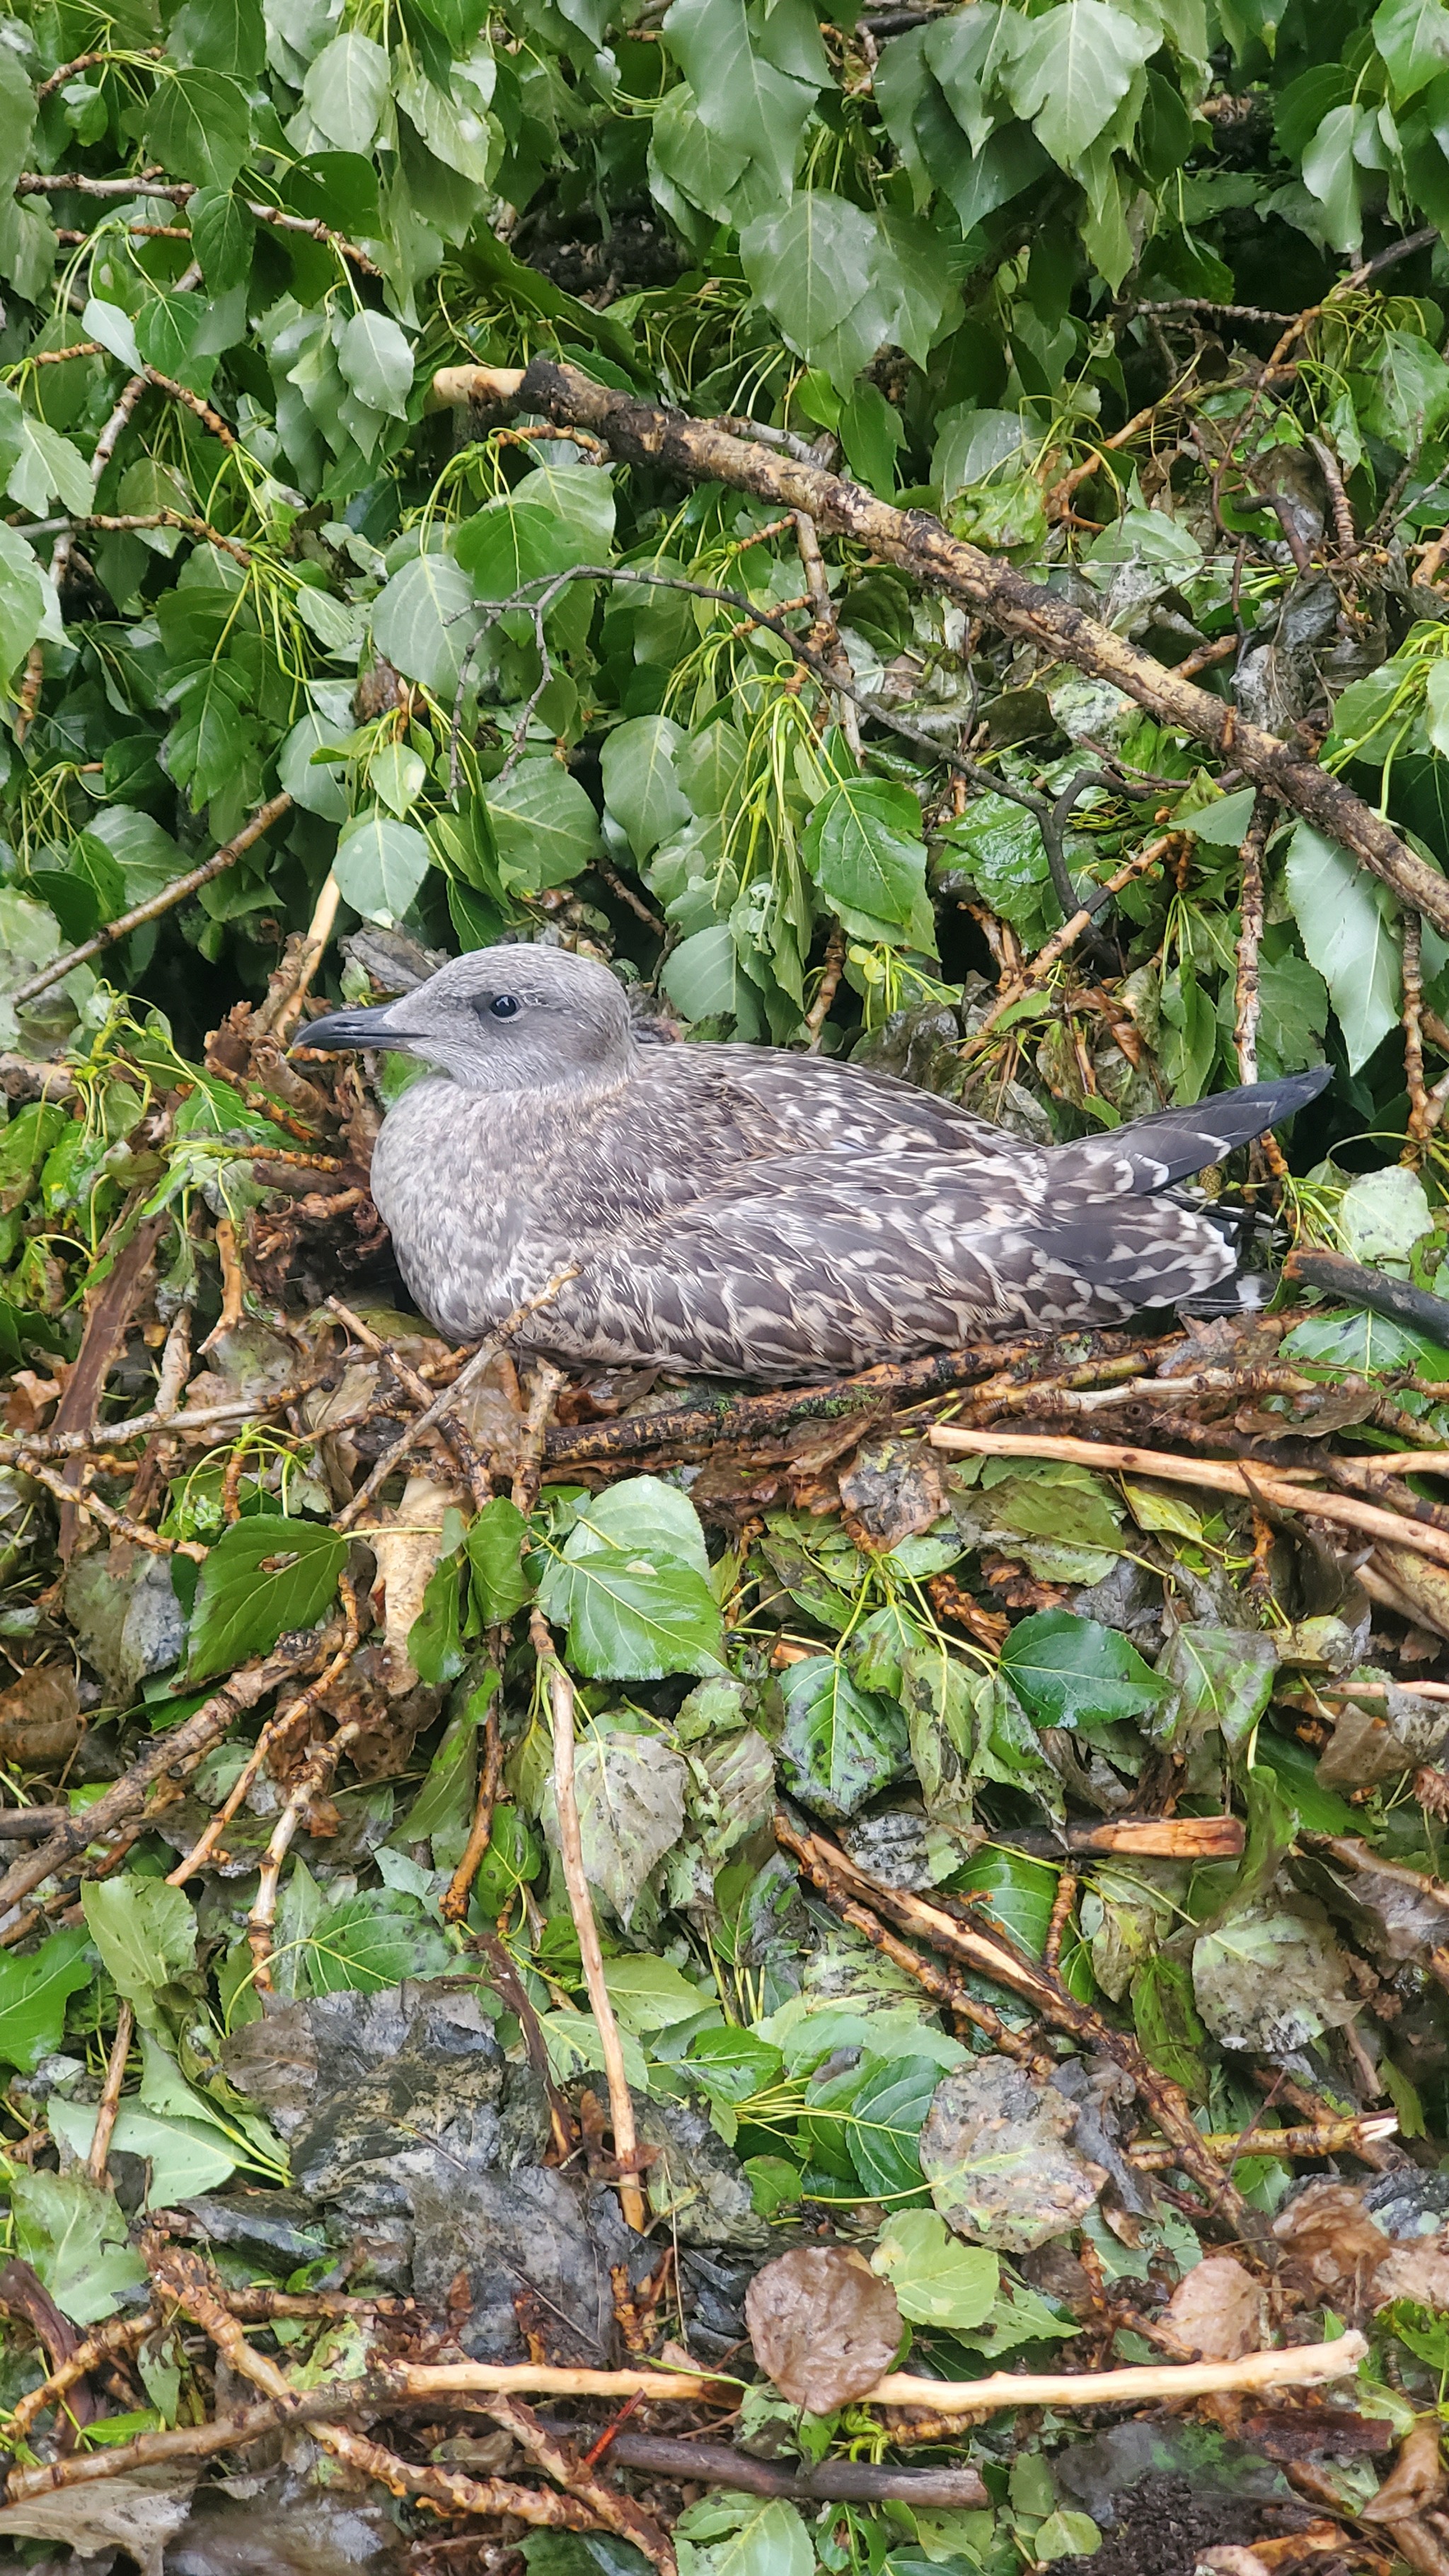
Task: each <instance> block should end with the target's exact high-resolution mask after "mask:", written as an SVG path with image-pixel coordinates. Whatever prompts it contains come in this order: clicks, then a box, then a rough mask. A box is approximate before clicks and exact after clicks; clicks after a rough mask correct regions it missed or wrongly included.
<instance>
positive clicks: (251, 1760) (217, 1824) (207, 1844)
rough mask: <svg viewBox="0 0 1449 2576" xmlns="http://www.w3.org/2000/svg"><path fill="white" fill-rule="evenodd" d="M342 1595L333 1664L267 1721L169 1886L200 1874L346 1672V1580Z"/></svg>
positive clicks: (352, 1623)
mask: <svg viewBox="0 0 1449 2576" xmlns="http://www.w3.org/2000/svg"><path fill="white" fill-rule="evenodd" d="M341 1592H342V1608H343V1617H344V1621H345V1625H344V1627H343V1631H342V1639H341V1643H340V1644H339V1646H338V1648H337V1652H336V1654H335V1655H334V1656H333V1657H332V1660H331V1662H330V1663H328V1664H325V1665H324V1666H323V1669H322V1671H321V1672H320V1673H319V1674H318V1676H317V1678H316V1680H315V1681H314V1682H310V1683H309V1684H308V1686H307V1688H306V1690H304V1691H303V1693H302V1696H301V1698H300V1699H294V1700H293V1701H292V1703H291V1705H290V1707H288V1708H284V1709H283V1710H282V1711H281V1712H280V1714H279V1715H278V1716H276V1717H269V1718H268V1720H267V1722H266V1724H265V1726H264V1727H263V1728H262V1731H261V1733H260V1735H259V1736H258V1737H257V1740H256V1742H255V1744H254V1745H253V1746H252V1749H251V1751H250V1753H249V1754H248V1755H247V1758H246V1760H245V1762H244V1763H243V1764H242V1767H241V1769H240V1771H239V1772H238V1773H237V1776H236V1778H235V1780H234V1781H233V1782H232V1785H231V1787H230V1789H229V1790H228V1791H227V1794H226V1797H225V1798H224V1799H223V1801H222V1803H221V1805H220V1806H219V1807H218V1809H217V1811H216V1813H215V1815H214V1816H213V1817H212V1818H211V1820H210V1822H209V1823H208V1824H207V1825H206V1827H205V1828H204V1830H203V1832H202V1833H201V1835H200V1836H199V1838H198V1839H197V1841H196V1842H194V1843H193V1844H192V1846H191V1849H190V1851H189V1852H187V1853H186V1854H185V1855H184V1857H183V1858H182V1859H181V1860H179V1861H178V1862H177V1864H176V1867H175V1868H174V1869H173V1870H171V1871H169V1872H168V1874H167V1879H166V1884H167V1886H168V1887H184V1886H185V1885H186V1882H187V1880H188V1879H189V1878H194V1877H195V1875H196V1873H197V1871H198V1870H199V1869H203V1868H204V1867H205V1865H206V1863H207V1862H208V1861H209V1860H210V1858H211V1855H212V1853H213V1852H214V1851H215V1849H216V1846H217V1844H218V1843H219V1842H220V1840H221V1838H222V1835H223V1834H224V1833H225V1831H226V1829H227V1826H228V1825H229V1824H230V1823H231V1820H232V1818H233V1816H234V1815H235V1814H236V1812H237V1810H238V1808H239V1807H240V1806H241V1805H242V1803H243V1801H244V1799H245V1797H246V1794H247V1791H248V1790H249V1789H250V1787H251V1785H252V1782H253V1781H254V1780H255V1779H256V1777H257V1774H258V1772H259V1771H260V1770H261V1768H262V1766H263V1764H264V1763H265V1762H266V1761H267V1760H268V1759H269V1758H270V1756H271V1755H272V1754H273V1753H274V1752H275V1751H276V1748H277V1746H278V1745H279V1744H280V1743H281V1741H282V1740H283V1738H284V1737H285V1736H288V1735H290V1734H291V1732H292V1729H293V1727H294V1726H298V1725H300V1724H301V1721H302V1719H303V1718H304V1717H306V1716H308V1715H309V1714H310V1712H311V1711H312V1710H313V1709H314V1708H315V1707H316V1705H317V1702H318V1701H319V1700H320V1699H322V1698H323V1697H324V1696H325V1694H326V1693H327V1692H328V1691H329V1690H330V1689H331V1688H332V1685H333V1683H334V1682H335V1681H337V1680H338V1679H339V1678H340V1676H341V1675H342V1673H343V1672H344V1671H345V1670H346V1668H347V1665H348V1664H349V1662H350V1661H351V1658H352V1652H353V1649H354V1647H355V1646H356V1644H357V1595H356V1593H355V1591H354V1590H353V1587H352V1585H351V1584H350V1583H349V1582H348V1581H347V1580H346V1578H345V1577H344V1578H343V1581H342V1584H341Z"/></svg>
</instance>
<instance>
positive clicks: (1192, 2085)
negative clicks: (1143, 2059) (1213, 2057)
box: [1129, 1950, 1207, 2101]
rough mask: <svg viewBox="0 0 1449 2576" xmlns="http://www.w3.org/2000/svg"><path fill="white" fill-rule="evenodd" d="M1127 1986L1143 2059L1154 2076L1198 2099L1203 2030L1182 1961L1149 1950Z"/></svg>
mask: <svg viewBox="0 0 1449 2576" xmlns="http://www.w3.org/2000/svg"><path fill="white" fill-rule="evenodd" d="M1129 1991H1130V1994H1131V1998H1132V2018H1133V2021H1134V2023H1135V2025H1136V2029H1137V2036H1138V2038H1139V2039H1140V2040H1141V2042H1142V2046H1143V2049H1144V2052H1145V2053H1146V2055H1147V2057H1148V2059H1149V2060H1150V2061H1151V2063H1152V2065H1154V2066H1155V2067H1156V2069H1157V2071H1158V2073H1159V2075H1165V2076H1167V2078H1168V2079H1169V2081H1170V2082H1171V2083H1173V2084H1180V2085H1181V2086H1182V2087H1183V2090H1184V2091H1185V2092H1187V2093H1189V2094H1191V2096H1192V2098H1193V2100H1194V2101H1200V2100H1201V2099H1202V2096H1203V2095H1204V2093H1205V2092H1206V2091H1207V2067H1206V2065H1205V2064H1204V2061H1203V2054H1202V2051H1203V2046H1204V2043H1205V2041H1206V2039H1207V2032H1206V2031H1205V2030H1204V2028H1203V2026H1202V2022H1201V2021H1200V2019H1199V2018H1198V2011H1197V2006H1196V2004H1195V2003H1194V2001H1193V1993H1192V1977H1191V1975H1190V1973H1189V1970H1188V1967H1187V1963H1186V1961H1185V1960H1182V1959H1169V1958H1167V1957H1165V1956H1164V1955H1163V1953H1162V1952H1161V1951H1160V1950H1157V1951H1154V1952H1152V1953H1151V1954H1150V1955H1149V1956H1148V1957H1147V1958H1145V1959H1143V1960H1142V1961H1141V1962H1140V1964H1139V1966H1138V1968H1137V1971H1136V1973H1135V1975H1134V1976H1133V1978H1132V1982H1131V1986H1130V1989H1129Z"/></svg>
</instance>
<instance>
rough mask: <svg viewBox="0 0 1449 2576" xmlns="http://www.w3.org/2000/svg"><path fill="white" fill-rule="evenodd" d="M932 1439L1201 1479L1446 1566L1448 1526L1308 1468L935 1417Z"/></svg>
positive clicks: (983, 1453) (1119, 1470)
mask: <svg viewBox="0 0 1449 2576" xmlns="http://www.w3.org/2000/svg"><path fill="white" fill-rule="evenodd" d="M927 1437H928V1438H929V1440H930V1441H931V1442H932V1444H933V1446H934V1447H936V1448H938V1449H964V1450H969V1451H970V1452H971V1453H972V1455H973V1456H976V1457H982V1458H1059V1459H1064V1460H1067V1461H1069V1462H1070V1463H1071V1464H1072V1465H1074V1466H1079V1467H1099V1468H1101V1469H1102V1470H1103V1471H1104V1472H1105V1473H1106V1474H1107V1475H1128V1476H1158V1477H1161V1478H1162V1479H1163V1480H1164V1481H1165V1482H1167V1483H1169V1484H1175V1485H1201V1486H1203V1487H1205V1489H1206V1490H1207V1491H1208V1492H1209V1493H1214V1494H1235V1495H1238V1496H1239V1497H1240V1498H1241V1499H1242V1500H1243V1501H1244V1502H1249V1503H1251V1502H1264V1503H1272V1504H1275V1505H1276V1506H1277V1507H1278V1509H1279V1510H1282V1511H1290V1512H1309V1513H1311V1514H1312V1516H1313V1518H1314V1519H1315V1520H1324V1521H1337V1522H1338V1523H1339V1525H1340V1526H1341V1527H1342V1528H1345V1529H1352V1530H1362V1531H1364V1532H1365V1533H1366V1535H1368V1536H1369V1537H1371V1538H1375V1539H1383V1540H1386V1541H1387V1542H1388V1544H1389V1545H1390V1546H1391V1547H1407V1548H1412V1549H1414V1550H1415V1552H1416V1553H1417V1554H1418V1555H1420V1556H1432V1557H1433V1558H1434V1560H1435V1562H1436V1564H1439V1565H1449V1531H1446V1530H1441V1529H1436V1528H1434V1527H1433V1526H1432V1525H1431V1524H1429V1523H1426V1522H1423V1521H1419V1520H1412V1519H1410V1517H1409V1515H1408V1514H1407V1513H1406V1512H1386V1511H1382V1510H1380V1508H1379V1506H1378V1505H1377V1504H1376V1503H1361V1502H1358V1501H1357V1500H1355V1498H1354V1497H1353V1496H1352V1495H1349V1494H1335V1493H1328V1492H1325V1491H1324V1490H1323V1488H1322V1487H1321V1486H1318V1485H1312V1486H1309V1485H1305V1484H1303V1483H1302V1482H1300V1481H1299V1479H1300V1478H1301V1477H1302V1476H1304V1475H1305V1474H1307V1473H1308V1472H1310V1471H1308V1470H1306V1469H1302V1468H1300V1469H1298V1470H1296V1471H1295V1472H1294V1473H1293V1474H1291V1475H1290V1474H1287V1473H1285V1472H1284V1470H1283V1469H1282V1468H1279V1467H1260V1466H1259V1465H1258V1463H1257V1461H1256V1459H1255V1460H1254V1461H1253V1462H1252V1463H1251V1465H1249V1464H1246V1463H1245V1464H1244V1465H1242V1466H1230V1465H1229V1464H1228V1463H1227V1462H1226V1461H1225V1460H1219V1459H1216V1458H1182V1457H1178V1456H1176V1455H1175V1454H1174V1453H1173V1452H1172V1451H1170V1450H1164V1449H1141V1448H1131V1447H1127V1446H1122V1445H1119V1444H1118V1443H1117V1442H1115V1441H1108V1440H1073V1439H1071V1438H1069V1437H1067V1436H1065V1435H1062V1436H1060V1437H1059V1436H1057V1435H1056V1434H1053V1433H1049V1432H1035V1431H958V1430H957V1429H956V1428H955V1426H954V1425H953V1424H946V1423H937V1424H935V1425H934V1426H933V1428H932V1429H931V1431H930V1432H929V1433H928V1434H927Z"/></svg>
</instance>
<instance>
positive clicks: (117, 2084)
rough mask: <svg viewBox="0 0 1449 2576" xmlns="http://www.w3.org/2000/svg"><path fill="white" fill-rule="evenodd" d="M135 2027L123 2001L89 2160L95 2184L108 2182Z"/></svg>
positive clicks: (134, 2021)
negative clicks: (109, 2164) (107, 2172)
mask: <svg viewBox="0 0 1449 2576" xmlns="http://www.w3.org/2000/svg"><path fill="white" fill-rule="evenodd" d="M135 2027H136V2016H135V2014H134V2013H133V2012H132V2010H131V2007H130V2005H129V2004H128V2003H127V2002H126V2001H125V2000H124V1998H123V1999H122V2002H121V2005H120V2008H119V2010H118V2011H117V2014H116V2036H115V2038H114V2039H113V2040H112V2042H111V2053H110V2056H109V2057H108V2059H107V2060H106V2082H105V2089H104V2091H103V2092H102V2094H101V2099H100V2106H99V2108H98V2110H97V2112H96V2126H95V2134H94V2136H93V2137H92V2139H91V2151H90V2154H89V2156H88V2157H87V2159H86V2171H87V2173H88V2174H89V2175H90V2178H91V2180H92V2182H104V2181H105V2178H106V2163H107V2159H108V2158H109V2156H110V2152H111V2131H112V2130H113V2129H114V2127H115V2125H116V2113H117V2112H118V2111H119V2109H120V2107H121V2086H122V2085H123V2083H124V2082H125V2080H126V2060H127V2058H128V2057H129V2055H130V2053H131V2034H132V2032H133V2031H134V2029H135Z"/></svg>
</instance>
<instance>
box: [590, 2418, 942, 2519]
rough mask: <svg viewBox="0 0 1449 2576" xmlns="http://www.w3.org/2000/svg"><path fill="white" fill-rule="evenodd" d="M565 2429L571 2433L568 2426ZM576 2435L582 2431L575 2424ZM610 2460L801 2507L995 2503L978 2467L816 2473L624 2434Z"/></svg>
mask: <svg viewBox="0 0 1449 2576" xmlns="http://www.w3.org/2000/svg"><path fill="white" fill-rule="evenodd" d="M559 2429H560V2430H562V2429H563V2428H562V2427H560V2428H559ZM569 2429H570V2431H572V2432H573V2433H574V2434H575V2435H578V2434H581V2433H582V2431H583V2427H582V2426H581V2425H578V2426H571V2427H570V2428H569ZM609 2456H610V2458H611V2459H614V2460H617V2461H618V2462H619V2465H620V2467H621V2468H625V2469H652V2470H653V2471H654V2472H655V2474H656V2475H658V2476H660V2477H666V2478H674V2479H687V2480H689V2481H691V2482H697V2483H698V2484H700V2485H703V2486H717V2487H734V2488H735V2489H737V2491H738V2492H739V2493H740V2494H741V2495H758V2496H789V2497H793V2498H794V2499H795V2501H796V2502H797V2503H800V2504H811V2503H819V2502H821V2501H822V2500H825V2501H831V2500H833V2499H836V2498H838V2499H840V2500H841V2501H842V2502H856V2503H862V2504H872V2503H873V2504H887V2503H897V2504H913V2505H917V2506H919V2507H921V2508H922V2510H926V2509H929V2510H930V2511H932V2512H943V2511H946V2512H949V2511H951V2510H953V2509H954V2510H956V2511H962V2510H964V2511H967V2512H970V2511H972V2510H974V2509H975V2508H977V2507H979V2506H981V2505H984V2504H986V2503H987V2502H988V2500H989V2499H988V2497H987V2492H986V2487H985V2484H984V2483H983V2481H982V2479H981V2477H980V2475H979V2473H978V2471H977V2470H975V2469H897V2468H892V2467H890V2466H889V2465H888V2464H887V2463H886V2462H884V2461H881V2462H880V2463H877V2462H875V2461H874V2460H821V2461H820V2462H819V2463H818V2465H817V2466H816V2467H814V2468H811V2467H810V2466H809V2465H808V2464H807V2463H806V2462H804V2461H801V2463H800V2465H799V2467H798V2468H784V2467H782V2466H781V2465H780V2463H779V2462H778V2461H775V2460H757V2459H756V2458H755V2457H754V2455H753V2453H752V2452H750V2451H737V2450H735V2449H734V2448H733V2447H732V2446H731V2444H729V2443H728V2442H696V2441H693V2440H689V2439H686V2438H684V2437H682V2436H680V2435H679V2434H675V2433H630V2432H627V2431H626V2432H619V2433H616V2434H615V2435H614V2438H613V2440H612V2441H611V2443H610V2444H609Z"/></svg>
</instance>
